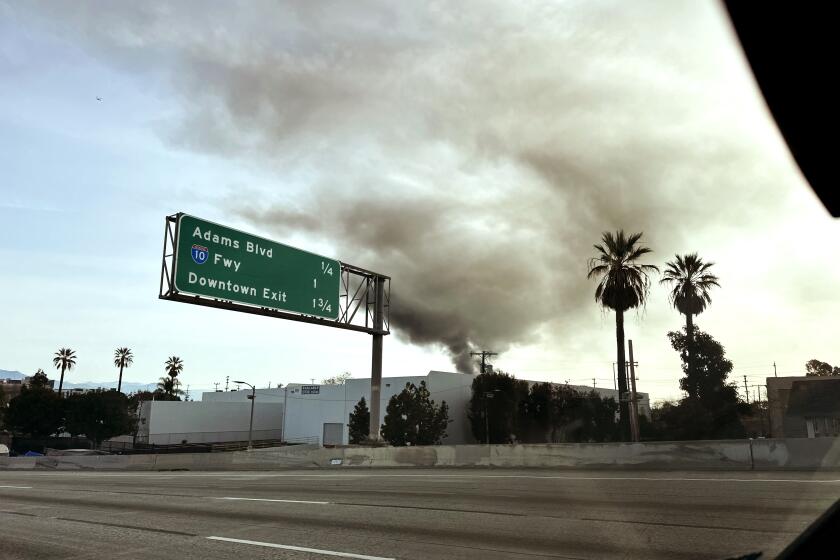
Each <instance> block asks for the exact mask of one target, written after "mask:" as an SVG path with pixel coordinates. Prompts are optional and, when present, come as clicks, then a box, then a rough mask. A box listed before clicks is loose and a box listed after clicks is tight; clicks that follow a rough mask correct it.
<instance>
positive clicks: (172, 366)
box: [166, 356, 184, 379]
mask: <svg viewBox="0 0 840 560" xmlns="http://www.w3.org/2000/svg"><path fill="white" fill-rule="evenodd" d="M183 369H184V361H183V360H182V359H181V358H179V357H178V356H170V357H169V359H168V360H166V374H167V375H168V376H169V377H171V378H173V379H174V378H176V377H178V374H179V373H181V371H183Z"/></svg>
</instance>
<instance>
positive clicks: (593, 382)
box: [592, 377, 595, 391]
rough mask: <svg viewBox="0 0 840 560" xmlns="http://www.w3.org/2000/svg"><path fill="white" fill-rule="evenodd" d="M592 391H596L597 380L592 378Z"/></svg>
mask: <svg viewBox="0 0 840 560" xmlns="http://www.w3.org/2000/svg"><path fill="white" fill-rule="evenodd" d="M592 390H593V391H594V390H595V378H594V377H593V378H592Z"/></svg>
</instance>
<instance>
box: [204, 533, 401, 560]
mask: <svg viewBox="0 0 840 560" xmlns="http://www.w3.org/2000/svg"><path fill="white" fill-rule="evenodd" d="M207 538H208V539H210V540H211V541H225V542H232V543H239V544H251V545H254V546H265V547H268V548H282V549H284V550H294V551H296V552H310V553H314V554H323V555H324V556H341V557H342V558H358V559H360V560H396V559H395V558H386V557H384V556H368V555H366V554H353V553H352V552H336V551H334V550H320V549H317V548H305V547H302V546H291V545H288V544H275V543H268V542H260V541H247V540H244V539H229V538H227V537H207Z"/></svg>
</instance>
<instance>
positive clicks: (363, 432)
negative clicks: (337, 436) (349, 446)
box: [347, 397, 370, 443]
mask: <svg viewBox="0 0 840 560" xmlns="http://www.w3.org/2000/svg"><path fill="white" fill-rule="evenodd" d="M347 426H348V428H349V431H350V443H362V442H363V441H365V440H366V439H367V438H368V430H369V429H370V410H368V406H367V402H366V401H365V398H364V397H362V398H361V400H359V402H357V403H356V406H355V407H354V408H353V412H351V413H350V421H349V422H348V424H347Z"/></svg>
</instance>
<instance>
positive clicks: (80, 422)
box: [64, 390, 134, 447]
mask: <svg viewBox="0 0 840 560" xmlns="http://www.w3.org/2000/svg"><path fill="white" fill-rule="evenodd" d="M64 405H65V407H64V414H65V420H64V429H65V430H66V431H67V432H68V433H70V435H72V436H79V435H84V436H85V437H87V438H88V439H90V440H91V441H93V443H94V446H96V447H99V444H100V443H102V441H103V440H106V439H108V438H112V437H115V436H120V435H125V434H130V433H132V432H133V430H134V422H133V418H132V417H131V415H130V414H129V410H128V397H126V396H125V395H123V394H122V393H120V392H118V391H101V390H98V391H87V392H85V393H81V394H76V395H70V396H69V397H67V398H66V399H65V403H64Z"/></svg>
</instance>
